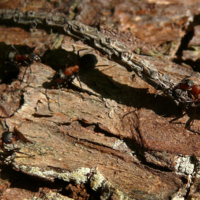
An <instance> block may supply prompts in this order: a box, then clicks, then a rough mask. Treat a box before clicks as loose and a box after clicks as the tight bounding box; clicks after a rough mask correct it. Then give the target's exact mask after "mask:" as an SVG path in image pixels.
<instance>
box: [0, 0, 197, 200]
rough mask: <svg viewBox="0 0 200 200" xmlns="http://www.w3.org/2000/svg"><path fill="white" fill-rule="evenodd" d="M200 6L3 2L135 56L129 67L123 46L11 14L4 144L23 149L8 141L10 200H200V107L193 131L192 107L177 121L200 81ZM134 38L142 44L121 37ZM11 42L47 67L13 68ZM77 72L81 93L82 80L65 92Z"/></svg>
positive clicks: (6, 190) (1, 87) (0, 32)
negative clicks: (183, 94)
mask: <svg viewBox="0 0 200 200" xmlns="http://www.w3.org/2000/svg"><path fill="white" fill-rule="evenodd" d="M198 7H199V2H198V1H190V2H189V3H188V1H184V2H183V1H151V2H150V1H134V2H133V1H129V0H127V1H121V0H118V1H87V2H86V1H70V3H69V2H68V1H62V2H61V1H46V0H43V1H41V0H40V1H33V2H32V1H15V2H13V1H6V2H2V3H0V8H1V9H16V8H18V9H19V10H20V11H21V12H26V11H28V10H32V11H37V12H38V13H44V12H46V13H50V12H51V13H52V18H53V16H54V17H55V16H58V13H59V14H60V15H59V16H62V15H63V16H65V17H66V16H67V18H68V19H69V20H73V19H75V20H77V21H79V22H82V23H84V24H86V25H90V26H93V27H94V26H96V27H98V29H99V30H100V32H99V35H101V34H102V35H104V36H105V37H109V38H111V41H114V39H113V37H114V38H115V40H116V41H117V43H116V44H120V45H121V44H123V46H122V45H121V46H120V47H119V49H120V48H122V49H129V51H128V52H129V54H130V55H134V57H132V60H128V59H127V60H123V58H124V57H123V53H122V54H120V53H118V52H119V49H117V48H116V49H114V47H113V49H114V50H113V49H109V51H108V50H107V49H108V47H107V46H106V45H105V46H103V44H102V43H101V44H100V43H99V44H98V45H100V46H98V48H97V45H96V44H97V43H95V42H94V43H90V42H88V41H91V40H89V39H88V38H89V36H88V37H85V38H82V41H81V40H80V38H81V37H82V35H78V33H76V32H75V33H74V34H77V38H78V39H75V37H70V34H71V33H70V31H69V32H67V28H64V31H63V29H62V28H63V27H62V26H63V24H64V23H65V21H64V22H63V24H61V23H60V24H61V25H60V27H61V29H59V28H58V27H57V29H56V30H55V29H52V27H49V26H48V23H47V26H46V27H42V26H39V25H40V24H39V23H37V25H38V27H37V26H36V28H35V27H34V28H33V29H30V26H29V24H28V25H26V24H25V21H23V23H21V22H19V21H20V19H19V17H18V18H17V17H16V16H15V17H16V19H15V18H11V19H7V21H6V20H5V19H4V18H5V14H3V10H0V13H1V15H0V21H1V23H2V25H1V26H0V60H1V63H0V81H1V84H0V94H1V101H0V117H1V127H0V134H1V135H2V134H3V133H4V132H5V131H7V130H9V131H10V132H12V134H13V142H12V144H6V143H5V141H4V140H3V138H2V137H1V138H2V145H1V147H2V149H3V150H4V151H2V153H1V159H2V165H1V179H0V183H1V184H0V192H1V199H80V200H82V199H113V200H114V199H116V200H117V199H148V200H149V199H152V200H153V199H158V200H161V199H173V200H175V199H199V198H200V193H199V181H200V179H199V177H200V172H199V165H200V159H199V158H200V140H199V133H200V132H199V131H200V130H199V125H200V123H199V120H198V119H199V114H198V109H199V108H198V107H197V115H196V116H195V121H194V122H193V124H192V125H191V127H190V129H189V130H187V129H185V123H186V122H187V121H188V119H189V118H191V117H193V113H194V112H193V110H192V109H193V108H192V107H191V109H190V110H189V111H188V112H187V113H188V115H185V116H183V117H182V118H178V117H179V116H180V115H181V114H182V111H181V108H180V107H178V106H177V104H179V103H182V102H181V100H180V97H179V98H176V97H174V96H173V95H171V92H173V87H174V86H175V85H176V83H178V82H179V81H180V80H181V79H183V78H184V77H186V76H192V77H191V79H193V80H194V81H195V84H198V83H200V77H199V73H198V69H199V58H198V57H199V56H198V55H199V24H200V21H199V12H200V11H199V9H198ZM9 12H10V11H9ZM41 16H42V14H41ZM48 17H49V23H50V22H51V18H50V15H48ZM58 18H59V17H58ZM54 19H55V18H54ZM59 19H61V18H59ZM62 19H64V18H62ZM31 20H32V19H31ZM14 22H16V23H14ZM41 24H42V23H41ZM99 24H100V25H99ZM69 25H70V21H69V23H68V26H69ZM68 28H69V27H68ZM116 29H118V30H117V31H115V30H116ZM111 30H112V31H111ZM127 30H128V31H130V32H131V33H132V34H133V36H132V35H131V33H130V32H126V33H121V32H120V31H127ZM61 31H62V33H64V34H65V35H62V34H60V33H61ZM65 31H66V32H67V33H68V35H67V34H66V32H65ZM78 31H79V30H78ZM134 36H136V37H137V38H135V37H134ZM138 38H139V39H138ZM114 42H115V41H114ZM114 42H113V43H114ZM147 42H148V44H147ZM85 43H86V44H85ZM11 44H12V45H14V46H15V47H16V49H17V50H18V51H19V53H20V54H24V53H31V52H32V51H33V50H34V52H35V53H38V54H40V53H42V56H41V57H42V62H39V63H33V64H31V65H30V66H28V67H27V66H26V65H25V66H24V65H13V64H12V65H11V64H10V63H8V62H7V60H6V55H8V52H10V51H13V49H12V47H11V46H10V45H11ZM101 45H102V46H101ZM153 45H154V46H153ZM31 48H32V49H31ZM83 49H84V50H83ZM102 49H103V50H104V51H103V52H102V51H101V53H100V52H98V51H97V50H102ZM78 50H83V51H80V54H81V55H80V56H81V58H82V60H81V59H80V58H78V56H77V52H78ZM124 51H125V50H124ZM113 52H114V53H113ZM102 53H104V55H103V54H102ZM83 56H85V57H83ZM120 56H121V57H122V59H121V60H120V59H119V58H120ZM83 58H84V59H83ZM108 58H109V59H108ZM80 62H81V63H80ZM72 64H80V66H81V67H80V72H79V76H80V80H81V86H82V87H80V84H79V81H78V80H77V79H75V80H74V81H73V83H67V84H62V85H60V86H61V92H60V94H59V89H58V87H57V84H56V81H55V79H54V77H55V73H56V71H58V70H59V69H61V68H63V67H64V66H65V65H66V66H70V65H72ZM120 64H122V65H120ZM124 66H125V67H124ZM138 66H139V67H141V68H139V67H138ZM126 67H127V69H129V71H128V70H127V69H126ZM148 67H149V68H148ZM141 69H142V70H143V71H142V70H141ZM131 70H133V71H134V72H135V73H134V72H131ZM137 70H138V71H137ZM153 72H155V74H156V75H155V74H154V73H153ZM137 75H138V76H137ZM141 78H142V79H143V80H142V79H141ZM149 83H150V84H149ZM156 84H157V85H158V86H160V89H165V91H164V93H166V94H167V95H168V96H165V95H162V94H161V93H158V91H157V90H156V88H155V87H153V86H156ZM166 89H167V90H166ZM157 93H158V94H157ZM156 94H157V96H156V97H155V95H156ZM172 94H173V93H172ZM58 97H59V104H60V106H59V104H58ZM174 118H178V119H177V120H176V121H174V122H172V123H170V121H171V120H173V119H174ZM2 136H3V135H2ZM13 149H14V150H13Z"/></svg>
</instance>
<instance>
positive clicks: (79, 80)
mask: <svg viewBox="0 0 200 200" xmlns="http://www.w3.org/2000/svg"><path fill="white" fill-rule="evenodd" d="M76 78H77V80H78V82H79V84H80V87H81V88H83V87H82V85H81V79H80V77H79V75H78V74H77V75H76Z"/></svg>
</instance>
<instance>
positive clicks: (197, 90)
mask: <svg viewBox="0 0 200 200" xmlns="http://www.w3.org/2000/svg"><path fill="white" fill-rule="evenodd" d="M174 91H175V94H176V95H177V96H180V95H181V94H182V92H184V93H185V97H184V98H183V100H182V103H183V105H184V109H183V110H186V112H185V113H184V114H182V115H181V117H183V116H184V115H185V114H188V115H190V114H191V108H194V111H193V115H192V117H190V119H189V120H188V121H187V122H186V124H185V128H186V129H188V128H189V127H190V126H191V123H192V122H193V121H194V118H195V115H196V109H197V107H199V106H200V96H199V95H200V85H195V84H194V82H193V81H192V80H191V79H188V77H186V78H184V79H183V80H182V81H181V82H180V83H178V84H177V85H176V86H175V87H174ZM179 118H180V117H177V118H175V119H173V120H171V121H170V122H172V121H175V120H176V119H179Z"/></svg>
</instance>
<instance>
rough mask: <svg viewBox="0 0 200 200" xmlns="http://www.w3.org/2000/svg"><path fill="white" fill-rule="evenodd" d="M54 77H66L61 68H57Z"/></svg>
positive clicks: (63, 78)
mask: <svg viewBox="0 0 200 200" xmlns="http://www.w3.org/2000/svg"><path fill="white" fill-rule="evenodd" d="M56 77H57V79H62V80H65V79H66V75H65V73H64V72H63V70H61V69H59V71H58V72H57V74H56Z"/></svg>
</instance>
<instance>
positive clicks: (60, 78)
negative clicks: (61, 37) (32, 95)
mask: <svg viewBox="0 0 200 200" xmlns="http://www.w3.org/2000/svg"><path fill="white" fill-rule="evenodd" d="M84 50H87V49H81V50H78V51H77V57H78V62H79V64H75V65H72V66H67V67H65V68H64V69H60V70H59V71H58V72H57V73H56V74H55V76H54V79H56V81H57V86H58V89H59V95H58V105H59V106H60V103H59V97H60V91H61V89H60V86H59V84H60V83H63V82H72V81H73V80H74V78H77V80H78V81H79V84H80V87H81V88H82V85H81V81H80V77H79V76H78V73H79V70H80V69H82V68H84V69H86V68H90V67H93V66H96V64H97V62H98V61H97V59H96V56H95V55H93V54H88V52H87V54H85V55H83V56H80V52H81V51H84ZM91 51H92V50H91ZM73 52H75V47H74V46H73ZM89 52H90V51H89ZM69 59H70V60H71V58H70V57H69ZM71 61H72V60H71ZM72 62H73V61H72ZM73 63H74V62H73ZM99 66H100V65H99ZM101 66H105V65H101ZM106 66H107V65H106Z"/></svg>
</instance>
